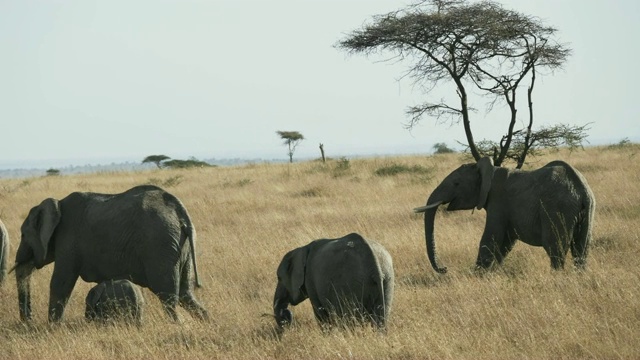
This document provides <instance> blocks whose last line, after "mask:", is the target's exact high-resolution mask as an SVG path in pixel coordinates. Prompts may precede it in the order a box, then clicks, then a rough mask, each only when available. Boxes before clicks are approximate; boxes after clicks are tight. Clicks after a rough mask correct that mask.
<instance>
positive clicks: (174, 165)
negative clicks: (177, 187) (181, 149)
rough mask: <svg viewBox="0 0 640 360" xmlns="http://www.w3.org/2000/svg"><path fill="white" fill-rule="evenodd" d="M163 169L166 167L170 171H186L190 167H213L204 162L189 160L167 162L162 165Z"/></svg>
mask: <svg viewBox="0 0 640 360" xmlns="http://www.w3.org/2000/svg"><path fill="white" fill-rule="evenodd" d="M163 165H164V167H168V168H171V169H186V168H192V167H211V166H213V165H211V164H209V163H206V162H204V161H200V160H197V159H195V158H191V159H189V160H178V159H174V160H169V161H165V162H164V163H163Z"/></svg>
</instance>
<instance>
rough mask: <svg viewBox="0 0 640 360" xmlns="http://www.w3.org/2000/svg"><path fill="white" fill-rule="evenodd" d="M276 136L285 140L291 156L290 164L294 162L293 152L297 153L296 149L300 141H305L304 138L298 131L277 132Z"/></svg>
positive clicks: (288, 153)
mask: <svg viewBox="0 0 640 360" xmlns="http://www.w3.org/2000/svg"><path fill="white" fill-rule="evenodd" d="M276 134H278V135H279V136H280V138H281V139H282V140H284V145H287V148H288V151H287V155H289V162H290V163H292V162H293V152H294V151H296V147H297V146H298V144H299V143H300V141H302V140H304V136H302V134H300V133H299V132H297V131H276Z"/></svg>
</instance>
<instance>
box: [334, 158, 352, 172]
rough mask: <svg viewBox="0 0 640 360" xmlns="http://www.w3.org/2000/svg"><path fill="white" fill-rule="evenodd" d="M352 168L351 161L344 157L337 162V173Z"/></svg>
mask: <svg viewBox="0 0 640 360" xmlns="http://www.w3.org/2000/svg"><path fill="white" fill-rule="evenodd" d="M350 168H351V163H350V162H349V159H347V158H346V157H344V156H343V157H341V158H340V159H338V161H337V162H336V170H337V171H346V170H349V169H350Z"/></svg>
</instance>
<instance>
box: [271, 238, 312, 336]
mask: <svg viewBox="0 0 640 360" xmlns="http://www.w3.org/2000/svg"><path fill="white" fill-rule="evenodd" d="M308 254H309V249H308V247H306V246H305V247H301V248H297V249H295V250H292V251H289V252H288V253H287V254H286V255H285V256H284V258H283V259H282V262H281V263H280V265H279V266H278V271H277V274H278V285H277V286H276V292H275V295H274V298H273V313H274V315H275V318H276V322H277V323H278V326H283V325H288V324H290V323H291V321H292V320H293V315H292V314H291V310H289V309H288V307H289V305H297V304H299V303H301V302H302V301H304V300H305V299H307V297H308V296H307V291H306V288H305V272H306V263H307V256H308Z"/></svg>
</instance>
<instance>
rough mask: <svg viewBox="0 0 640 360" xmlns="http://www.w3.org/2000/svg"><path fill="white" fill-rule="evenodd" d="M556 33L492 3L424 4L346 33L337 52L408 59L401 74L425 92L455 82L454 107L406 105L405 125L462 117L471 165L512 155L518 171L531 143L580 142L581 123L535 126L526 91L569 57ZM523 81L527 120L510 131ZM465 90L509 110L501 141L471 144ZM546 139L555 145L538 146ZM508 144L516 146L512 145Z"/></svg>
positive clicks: (444, 0) (442, 0)
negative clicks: (542, 72) (542, 73)
mask: <svg viewBox="0 0 640 360" xmlns="http://www.w3.org/2000/svg"><path fill="white" fill-rule="evenodd" d="M556 32H557V30H556V29H555V28H553V27H549V26H546V25H544V24H543V23H542V21H541V20H540V19H538V18H536V17H532V16H528V15H524V14H521V13H518V12H516V11H513V10H508V9H505V8H503V7H502V6H501V5H500V4H498V3H495V2H492V1H482V2H473V3H470V2H468V1H466V0H427V1H420V2H417V3H415V4H413V5H410V6H408V7H406V8H403V9H400V10H398V11H394V12H391V13H388V14H384V15H377V16H374V17H373V22H372V23H369V24H365V25H364V26H363V27H362V28H361V29H358V30H354V31H353V32H351V33H350V34H348V35H347V36H346V38H344V39H343V40H341V41H339V42H338V43H337V44H336V47H337V48H339V49H342V50H345V51H347V52H348V53H351V54H364V55H367V56H369V55H374V54H382V53H391V54H394V56H393V57H391V58H390V59H388V60H393V61H397V60H402V61H404V60H407V61H408V62H410V63H411V64H413V65H410V66H409V68H408V70H407V72H406V73H405V76H408V77H410V78H412V79H414V81H415V82H416V83H420V84H423V85H425V87H424V88H425V89H426V91H427V93H429V91H431V90H433V89H434V88H435V87H436V86H437V85H439V84H441V83H444V82H453V84H454V85H455V87H456V94H457V98H458V101H457V104H456V103H452V102H447V101H445V100H441V101H439V102H425V103H423V104H420V105H416V106H412V107H410V108H409V109H408V110H407V115H408V116H409V118H410V119H409V122H408V123H407V128H409V129H411V128H413V127H414V126H415V125H416V124H418V123H419V122H420V120H421V119H422V118H423V117H425V116H431V117H435V118H436V119H438V120H442V119H450V120H452V121H453V122H459V121H460V120H462V124H463V126H464V130H465V135H466V140H467V145H468V151H469V152H470V153H471V155H473V157H474V158H475V159H476V161H477V160H479V159H480V158H481V157H482V156H492V157H493V160H494V164H495V165H496V166H500V165H501V164H502V162H503V161H504V160H505V159H508V158H510V159H514V160H516V161H517V163H518V167H521V166H522V164H523V163H524V161H525V158H526V156H527V153H528V152H529V151H530V150H531V149H533V148H535V146H536V143H537V145H538V146H548V145H550V144H552V143H554V144H557V145H560V144H569V145H574V144H575V141H577V142H578V144H581V141H582V140H583V139H584V138H585V137H586V135H585V130H586V129H587V128H586V125H585V126H573V127H572V126H566V125H565V126H560V127H550V128H542V129H540V130H534V129H533V101H532V94H533V89H534V85H535V80H536V74H537V73H538V74H539V73H540V72H539V71H537V70H541V69H544V70H551V71H553V70H555V69H557V68H559V67H561V66H562V64H563V63H564V62H565V61H566V60H567V58H568V57H569V55H570V54H571V50H570V49H569V48H568V47H567V46H565V45H563V44H560V43H559V42H557V41H556V40H555V39H554V36H555V34H556ZM527 79H528V80H529V82H528V85H529V86H528V89H527V106H528V110H529V111H528V121H527V124H526V125H525V126H524V127H523V128H522V129H516V120H517V118H516V113H517V107H516V103H517V102H516V95H517V90H518V88H519V86H520V85H522V83H523V81H525V80H527ZM468 87H470V88H472V89H473V88H475V89H478V90H480V92H481V93H482V94H483V95H486V96H488V97H489V98H490V100H489V103H488V104H489V108H488V110H489V111H490V110H491V109H493V105H494V104H495V103H496V102H498V101H504V102H505V103H506V105H507V107H508V108H509V111H510V114H509V121H508V126H507V128H506V131H505V134H504V135H503V136H502V138H501V140H500V141H499V142H491V141H486V140H485V141H482V142H481V145H482V146H478V144H476V142H475V140H474V138H473V132H472V130H471V122H470V112H471V111H472V110H473V108H472V107H470V105H469V96H468V93H469V90H468V89H467V88H468ZM550 138H554V139H556V141H555V142H553V141H550V142H548V143H545V142H544V140H546V139H550ZM514 144H517V145H518V146H514V147H513V148H512V145H514ZM557 145H556V146H557ZM510 150H511V151H510Z"/></svg>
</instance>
